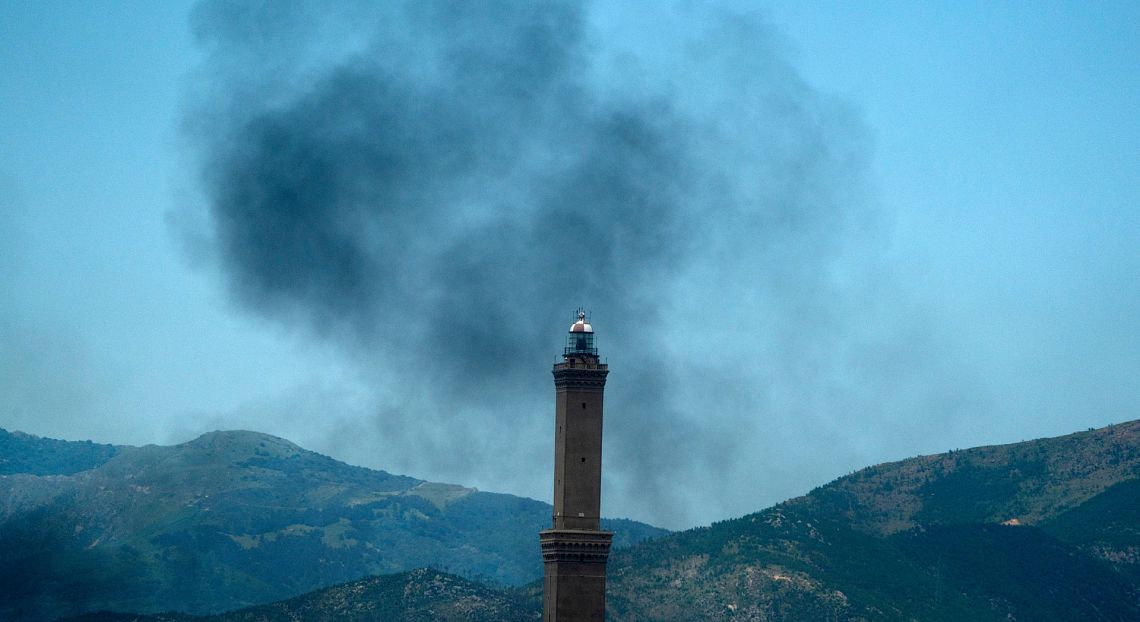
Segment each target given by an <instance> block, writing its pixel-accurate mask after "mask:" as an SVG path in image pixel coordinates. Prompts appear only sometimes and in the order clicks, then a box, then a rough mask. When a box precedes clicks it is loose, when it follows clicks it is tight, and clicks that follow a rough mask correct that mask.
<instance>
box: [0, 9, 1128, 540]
mask: <svg viewBox="0 0 1140 622" xmlns="http://www.w3.org/2000/svg"><path fill="white" fill-rule="evenodd" d="M610 4H611V3H599V4H598V5H597V6H593V7H589V8H583V6H580V5H579V4H578V3H567V4H558V3H543V4H542V5H539V6H537V7H527V6H526V5H520V6H513V7H512V6H501V5H490V4H482V3H473V4H471V3H459V4H457V5H454V6H453V5H450V3H445V2H413V3H410V4H404V3H396V2H391V3H379V4H377V5H375V6H374V5H373V4H371V3H347V4H343V5H337V7H336V8H335V10H334V9H330V8H328V7H325V6H323V3H316V4H311V3H297V4H290V5H289V7H288V8H283V7H280V6H268V7H266V6H261V5H237V4H234V3H203V4H197V3H190V2H185V3H183V2H163V3H148V2H125V3H110V2H105V3H78V2H4V3H0V427H4V428H7V429H16V430H22V431H25V432H29V433H34V434H39V435H43V436H51V437H57V438H66V439H93V440H97V441H102V442H112V443H126V444H144V443H164V444H165V443H176V442H182V441H185V440H188V439H190V438H193V437H194V436H195V435H197V434H199V433H202V432H205V431H209V430H214V429H237V428H241V429H253V430H258V431H262V432H267V433H270V434H274V435H277V436H282V437H285V438H288V439H289V440H292V441H294V442H297V443H298V444H300V445H302V446H304V447H307V448H310V449H314V450H317V451H320V452H322V453H326V454H330V455H332V456H334V457H337V458H339V459H342V460H345V461H347V462H351V463H355V464H362V465H366V466H370V467H375V468H382V469H385V470H389V471H393V472H397V473H406V474H409V475H414V476H417V477H423V478H427V479H432V480H437V481H448V482H455V483H461V484H464V485H469V486H477V487H479V488H480V489H484V490H492V491H500V492H510V493H514V494H521V495H526V496H531V497H535V498H539V499H545V500H549V497H550V488H551V484H550V479H551V473H552V471H551V455H552V450H551V449H552V448H551V434H550V428H551V426H552V425H553V384H552V379H551V376H550V374H549V369H550V365H551V364H552V363H553V362H554V361H555V360H556V355H557V354H558V353H559V352H560V348H561V346H562V342H563V338H564V332H565V331H566V329H567V328H568V327H569V324H570V323H571V321H572V319H573V312H574V310H575V308H576V307H577V306H578V305H584V306H585V307H587V308H588V309H590V310H591V313H592V320H593V323H594V325H595V327H596V329H597V331H598V342H599V349H600V350H601V352H602V353H603V355H604V356H605V357H606V358H607V360H608V362H609V364H610V366H611V370H612V371H611V374H610V379H609V384H608V386H607V394H606V397H607V409H606V434H607V436H606V448H605V471H606V480H605V484H604V490H605V492H604V498H603V510H604V513H605V514H607V515H611V516H629V517H633V518H637V519H640V520H645V521H648V522H651V523H655V524H659V525H663V526H666V527H673V528H677V527H684V526H690V525H695V524H703V523H708V522H710V521H713V520H718V519H722V518H729V517H732V516H737V515H740V514H744V513H747V512H750V511H755V510H758V509H761V508H763V507H766V506H768V505H771V504H772V503H775V502H777V501H780V500H782V499H785V498H788V497H791V496H796V495H799V494H802V493H805V492H807V491H808V490H810V489H811V488H813V487H814V486H817V485H820V484H822V483H825V482H827V481H829V480H830V479H833V478H834V477H837V476H840V475H843V474H845V473H847V472H849V471H852V470H854V469H857V468H860V467H862V466H866V465H869V464H873V463H878V462H883V461H888V460H895V459H901V458H905V457H909V456H913V455H917V454H923V453H935V452H941V451H945V450H947V449H951V448H961V447H969V446H975V445H982V444H995V443H1006V442H1014V441H1019V440H1023V439H1029V438H1035V437H1040V436H1051V435H1059V434H1064V433H1067V432H1072V431H1076V430H1080V429H1085V428H1088V427H1092V426H1102V425H1106V424H1110V423H1114V422H1120V421H1126V420H1131V419H1135V418H1137V417H1138V416H1140V411H1138V408H1137V405H1138V404H1140V382H1138V381H1137V379H1136V378H1137V375H1138V372H1140V328H1138V326H1140V322H1138V318H1140V183H1138V179H1140V176H1138V172H1140V121H1138V119H1140V5H1137V4H1136V3H1135V2H1098V3H1087V2H1072V3H1033V4H1029V3H1001V4H994V3H967V2H953V3H950V2H946V3H927V4H919V3H912V2H897V3H895V2H890V3H880V2H873V3H872V2H868V3H832V2H817V3H803V2H791V3H779V2H777V3H771V2H762V3H720V4H718V5H717V6H716V7H710V6H709V4H708V3H680V4H677V5H675V6H674V7H673V8H671V9H669V10H665V9H662V8H659V4H658V3H635V4H626V5H623V7H624V8H621V9H618V8H614V7H613V6H610ZM662 6H663V5H662Z"/></svg>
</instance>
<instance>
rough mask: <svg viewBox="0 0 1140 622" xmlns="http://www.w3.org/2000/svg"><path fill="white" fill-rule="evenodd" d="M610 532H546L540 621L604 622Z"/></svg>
mask: <svg viewBox="0 0 1140 622" xmlns="http://www.w3.org/2000/svg"><path fill="white" fill-rule="evenodd" d="M613 535H614V534H613V533H611V532H609V531H586V530H580V529H548V530H546V531H541V532H539V534H538V536H539V543H540V544H541V546H542V561H543V566H544V573H543V601H542V619H543V622H603V621H604V620H605V618H606V560H607V559H609V556H610V541H611V540H612V539H613Z"/></svg>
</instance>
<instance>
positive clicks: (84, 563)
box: [0, 432, 666, 621]
mask: <svg viewBox="0 0 1140 622" xmlns="http://www.w3.org/2000/svg"><path fill="white" fill-rule="evenodd" d="M24 440H25V441H26V442H25V445H26V449H27V451H26V453H28V454H30V455H35V454H36V452H37V450H35V447H34V445H35V443H37V442H41V441H42V442H44V443H45V445H50V444H53V443H58V442H56V441H48V440H47V439H35V438H34V437H25V438H24ZM45 451H46V450H45ZM40 453H41V454H42V453H44V451H40ZM0 499H3V500H4V502H3V503H0V560H4V561H2V562H0V585H3V586H4V597H5V598H3V599H0V619H2V620H29V621H36V620H48V619H52V618H54V617H58V616H63V615H74V614H77V613H82V612H85V611H91V610H93V609H110V610H119V611H134V612H139V613H156V612H160V611H170V610H176V611H183V612H187V613H193V614H210V613H217V612H221V611H226V610H231V609H236V608H240V607H245V606H249V605H255V604H260V603H268V602H273V601H277V600H280V599H283V598H289V597H293V596H296V595H298V594H303V593H306V592H309V591H312V590H315V589H319V588H323V587H326V586H330V585H335V584H338V583H343V582H345V581H352V580H355V579H359V578H361V577H365V576H369V575H379V574H387V573H398V572H403V571H407V570H410V569H414V568H422V567H428V566H431V567H436V568H441V569H444V570H446V571H449V572H451V573H454V574H457V575H461V576H464V577H468V578H477V579H479V580H482V581H485V582H487V583H490V584H493V585H518V584H521V583H525V582H528V581H533V580H534V579H535V578H537V577H539V576H541V574H542V562H541V556H540V554H539V547H538V531H539V530H540V529H543V528H546V527H547V526H549V524H550V515H551V508H550V506H549V505H547V504H545V503H541V502H538V501H534V500H532V499H522V498H519V497H513V496H511V495H501V494H491V493H483V492H478V491H475V490H472V489H468V488H463V487H461V486H455V485H449V484H433V483H430V482H424V481H422V480H418V479H415V478H411V477H405V476H398V475H392V474H389V473H384V472H382V471H374V470H370V469H364V468H360V467H353V466H349V465H346V464H343V463H341V462H338V461H336V460H333V459H331V458H328V457H326V456H322V455H319V454H315V453H313V452H309V451H305V450H303V449H301V448H300V447H297V446H296V445H293V444H292V443H289V442H287V441H284V440H282V439H278V438H274V437H271V436H266V435H262V434H256V433H252V432H215V433H211V434H207V435H204V436H202V437H200V438H198V439H196V440H194V441H192V442H190V443H185V444H183V445H178V446H175V447H155V446H147V447H120V448H116V453H115V455H114V456H112V457H111V458H109V459H107V460H106V461H104V462H103V463H101V464H99V465H98V466H96V467H94V468H91V469H87V470H84V471H82V472H77V473H76V474H74V475H71V476H58V475H52V476H36V475H31V474H13V475H8V476H0ZM606 524H607V526H613V528H614V529H616V530H618V536H617V538H616V540H617V542H618V543H619V545H620V544H623V543H633V542H636V541H638V540H641V539H644V538H647V537H653V536H657V535H661V534H664V533H666V532H665V531H664V530H660V529H657V528H654V527H650V526H648V525H642V524H640V523H634V522H632V521H617V522H607V523H606Z"/></svg>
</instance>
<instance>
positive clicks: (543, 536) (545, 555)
mask: <svg viewBox="0 0 1140 622" xmlns="http://www.w3.org/2000/svg"><path fill="white" fill-rule="evenodd" d="M613 537H614V534H613V532H610V531H584V530H578V529H547V530H546V531H540V532H538V538H539V540H538V541H539V544H540V545H541V546H542V561H544V562H587V563H595V564H604V563H606V559H607V558H608V557H609V556H610V541H611V540H612V539H613Z"/></svg>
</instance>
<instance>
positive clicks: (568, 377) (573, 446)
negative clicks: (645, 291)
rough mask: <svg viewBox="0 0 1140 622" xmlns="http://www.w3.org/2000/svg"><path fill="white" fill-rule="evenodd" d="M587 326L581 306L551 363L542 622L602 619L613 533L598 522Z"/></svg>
mask: <svg viewBox="0 0 1140 622" xmlns="http://www.w3.org/2000/svg"><path fill="white" fill-rule="evenodd" d="M608 373H609V370H608V369H607V367H606V365H605V364H603V363H599V362H598V349H597V347H595V345H594V329H593V327H592V326H590V325H589V324H587V323H586V314H585V312H583V311H581V310H579V311H578V321H576V322H574V324H573V325H572V326H570V334H569V336H568V337H567V340H566V347H565V349H563V351H562V362H561V363H556V364H555V365H554V396H555V397H554V419H555V431H554V526H553V528H552V529H548V530H546V531H542V532H540V533H539V541H540V543H541V545H542V561H543V565H544V567H545V573H544V579H543V591H544V594H543V614H542V616H543V617H542V619H543V620H544V622H602V621H603V620H604V619H605V615H606V559H607V558H608V557H609V554H610V539H611V538H612V537H613V534H612V533H610V532H608V531H602V530H601V526H600V523H599V518H600V514H601V512H600V509H601V496H602V391H603V389H604V388H605V386H606V374H608Z"/></svg>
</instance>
